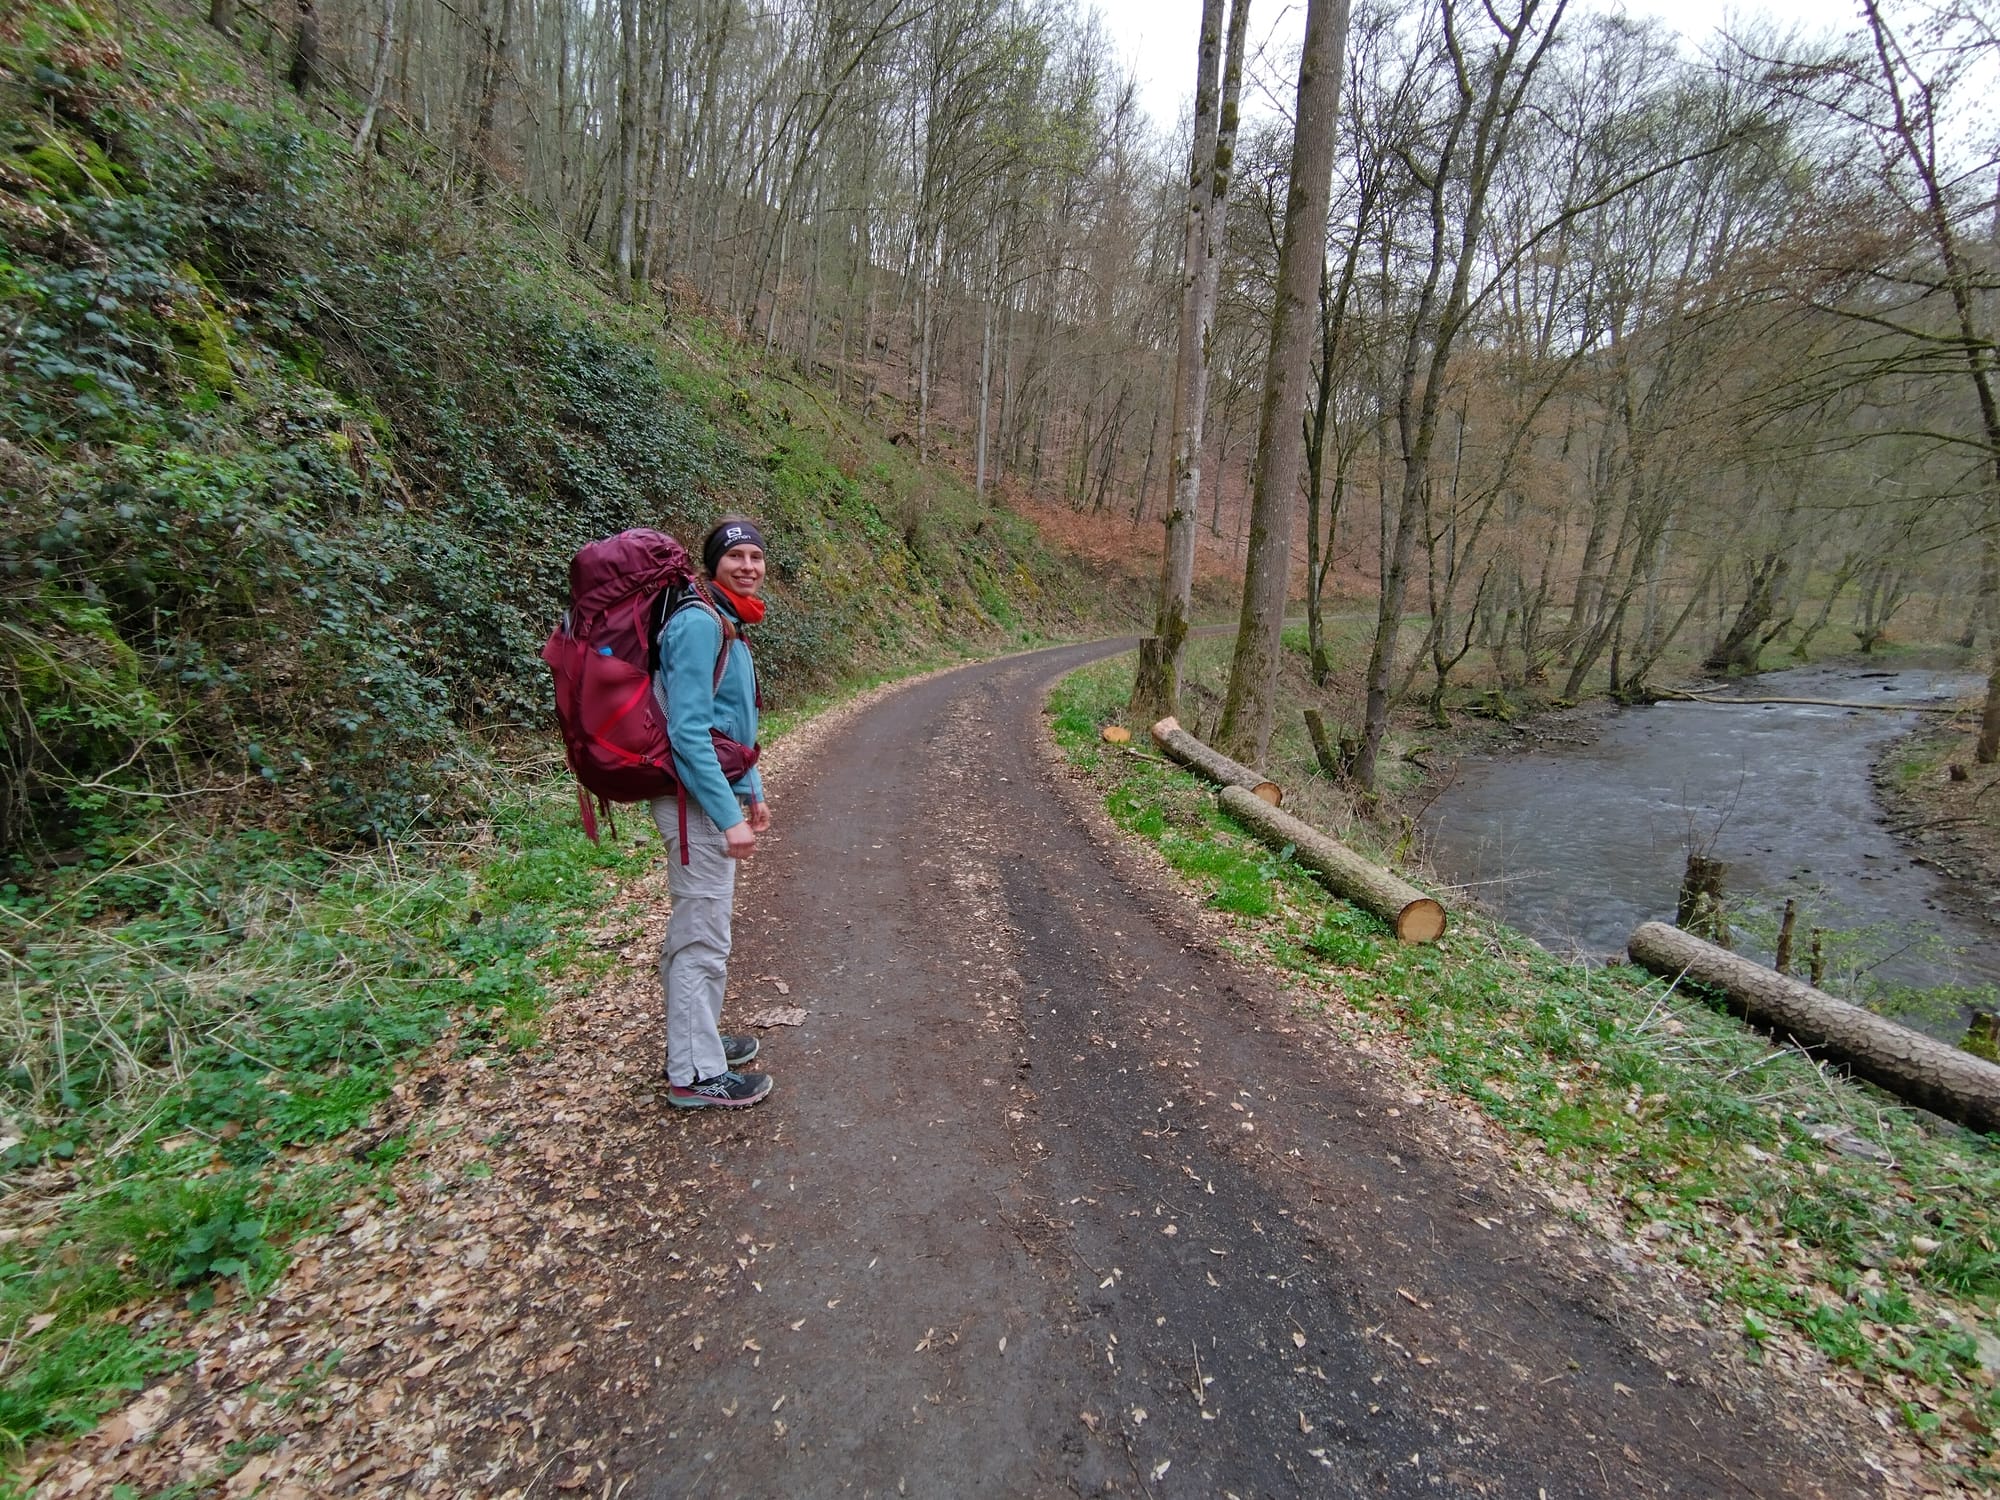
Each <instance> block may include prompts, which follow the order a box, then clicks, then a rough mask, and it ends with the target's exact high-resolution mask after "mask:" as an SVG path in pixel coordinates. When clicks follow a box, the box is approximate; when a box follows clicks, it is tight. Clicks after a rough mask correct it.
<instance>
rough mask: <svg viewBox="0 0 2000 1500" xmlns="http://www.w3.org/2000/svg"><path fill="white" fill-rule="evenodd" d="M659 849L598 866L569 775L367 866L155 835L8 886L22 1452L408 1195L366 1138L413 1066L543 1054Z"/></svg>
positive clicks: (10, 1294) (117, 842)
mask: <svg viewBox="0 0 2000 1500" xmlns="http://www.w3.org/2000/svg"><path fill="white" fill-rule="evenodd" d="M647 848H648V846H647V845H645V844H643V843H641V844H627V845H617V844H611V843H606V844H602V845H593V844H591V843H589V842H588V841H587V840H586V839H584V837H583V836H582V833H581V831H580V830H579V829H578V827H577V819H576V815H575V802H574V799H573V796H572V793H571V790H570V786H569V784H568V783H567V782H563V781H555V780H551V779H549V778H548V777H547V776H546V775H543V776H540V777H537V778H535V779H534V780H532V781H529V782H528V783H526V784H525V785H522V786H518V787H513V788H509V789H507V790H503V791H500V792H498V793H496V794H495V796H494V799H493V807H492V815H491V817H490V819H489V820H488V821H487V822H485V823H482V824H479V825H476V826H473V827H468V828H465V829H462V830H459V831H457V832H455V833H448V834H440V835H435V836H432V837H428V838H425V839H423V840H419V841H414V842H410V843H393V842H392V843H388V844H385V845H383V846H381V847H380V848H377V849H373V850H370V851H367V852H365V853H359V854H350V855H333V854H329V853H326V852H324V851H316V850H308V849H302V848H300V847H298V846H297V845H295V844H289V843H286V842H284V841H281V840H279V839H276V838H273V837H271V836H269V835H262V834H258V833H255V832H235V833H226V834H220V835H216V836H213V837H209V838H202V837H199V836H195V835H192V834H190V833H189V832H187V831H186V830H179V829H176V830H171V831H169V832H167V833H165V834H164V835H163V834H162V833H161V832H160V831H158V830H154V831H152V832H135V833H131V834H128V835H125V836H123V837H122V838H120V837H113V836H107V837H105V838H102V839H100V840H99V841H98V842H97V843H96V844H95V845H94V846H93V849H94V852H93V854H92V855H91V857H90V858H89V859H87V860H85V861H83V862H82V863H80V864H78V865H76V866H74V867H72V868H71V869H70V870H69V871H68V872H67V876H66V878H64V879H63V880H61V881H60V882H57V883H54V884H50V885H48V886H46V887H45V888H44V889H43V890H41V891H40V892H38V893H37V894H36V895H35V896H33V897H32V898H31V897H28V896H25V895H23V894H22V893H20V892H19V891H18V890H16V889H14V888H11V887H4V888H0V897H4V902H0V926H4V938H5V942H4V952H5V953H6V955H7V961H8V968H9V974H8V988H7V990H6V991H5V992H4V993H0V1031H4V1034H5V1037H6V1046H7V1057H6V1067H7V1069H8V1082H9V1084H10V1088H9V1090H8V1109H9V1111H10V1112H9V1114H8V1115H7V1116H6V1118H5V1121H4V1124H0V1146H4V1155H0V1163H4V1166H5V1168H6V1172H7V1177H6V1181H7V1184H8V1188H9V1192H8V1195H7V1197H6V1199H5V1200H4V1207H5V1214H4V1220H5V1224H6V1228H5V1229H4V1231H0V1235H4V1244H0V1339H4V1341H5V1342H4V1350H0V1441H4V1442H5V1443H6V1444H7V1445H8V1446H9V1447H12V1448H14V1449H16V1450H17V1451H18V1449H19V1447H20V1446H21V1445H22V1444H25V1443H27V1442H29V1441H32V1440H33V1439H35V1438H38V1437H42V1436H47V1435H57V1434H62V1433H73V1432H80V1431H86V1430H88V1429H89V1428H90V1427H91V1426H92V1425H93V1424H94V1423H95V1421H96V1420H97V1418H98V1417H99V1416H100V1415H101V1414H102V1413H103V1412H104V1411H106V1410H107V1409H109V1408H110V1407H111V1406H113V1405H115V1404H117V1403H118V1402H119V1401H120V1400H121V1394H120V1393H121V1392H125V1391H128V1390H131V1389H136V1388H137V1387H138V1386H139V1385H140V1384H142V1383H143V1382H144V1380H145V1379H146V1378H147V1377H148V1376H150V1375H153V1374H156V1373H158V1372H160V1371H161V1370H163V1369H165V1368H168V1367H169V1366H170V1365H171V1364H172V1362H173V1361H174V1359H175V1358H176V1356H174V1355H172V1354H170V1353H169V1352H168V1351H167V1347H166V1345H165V1343H164V1342H163V1340H162V1339H161V1337H160V1336H159V1335H158V1334H157V1333H156V1331H155V1328H154V1325H155V1323H156V1322H157V1321H158V1313H159V1311H160V1309H161V1308H163V1307H164V1306H166V1305H168V1303H169V1301H170V1299H176V1298H185V1299H186V1301H187V1302H188V1303H189V1304H190V1305H191V1306H192V1307H194V1308H196V1309H199V1308H201V1307H204V1306H207V1305H208V1304H210V1303H212V1302H213V1301H214V1300H215V1299H216V1298H217V1297H218V1296H224V1297H226V1296H232V1295H237V1294H241V1293H248V1294H253V1295H254V1294H255V1293H257V1292H258V1291H260V1290H262V1289H263V1288H264V1287H266V1286H268V1285H269V1284H270V1282H271V1281H272V1280H273V1279H274V1278H275V1277H276V1276H277V1274H278V1272H279V1271H280V1270H281V1269H282V1267H283V1265H284V1263H285V1251H284V1246H285V1244H286V1242H287V1241H288V1240H289V1239H291V1238H292V1237H293V1236H295V1235H298V1234H300V1233H302V1232H304V1231H306V1230H308V1229H310V1228H313V1227H315V1226H318V1225H322V1224H324V1223H326V1222H328V1219H329V1216H330V1215H331V1214H332V1213H333V1212H334V1211H336V1210H337V1209H338V1208H340V1207H341V1206H343V1205H344V1204H346V1203H348V1202H351V1201H353V1199H354V1198H355V1197H356V1196H358V1195H360V1194H363V1193H366V1192H369V1191H371V1190H376V1189H379V1188H381V1187H382V1186H383V1185H384V1184H385V1183H386V1181H387V1175H386V1174H387V1168H388V1167H389V1166H391V1165H393V1163H394V1162H395V1160H396V1158H397V1157H398V1155H399V1154H400V1153H401V1151H402V1149H403V1147H404V1138H403V1137H402V1136H401V1135H388V1136H375V1135H369V1134H367V1133H365V1132H364V1131H363V1127H364V1126H366V1125H367V1124H368V1122H369V1121H370V1119H371V1117H372V1116H373V1115H374V1113H375V1110H376V1106H377V1104H378V1103H379V1102H380V1101H381V1100H382V1099H383V1097H384V1096H385V1094H386V1093H387V1091H388V1089H389V1086H390V1084H391V1082H392V1081H393V1077H394V1074H395V1072H396V1069H397V1066H398V1064H399V1062H401V1061H402V1060H404V1059H406V1058H408V1057H410V1056H412V1055H413V1054H415V1053H417V1052H420V1051H421V1050H423V1049H424V1048H427V1047H430V1046H432V1045H448V1046H452V1047H456V1048H460V1049H478V1050H483V1051H486V1052H490V1053H491V1054H493V1056H494V1059H495V1063H496V1065H499V1064H503V1063H504V1060H505V1058H506V1057H507V1056H508V1055H509V1054H510V1053H511V1052H512V1051H514V1050H516V1049H518V1048H520V1047H523V1046H526V1045H529V1044H531V1043H532V1040H533V1037H534V1034H535V1019H536V1016H537V1014H538V1012H539V1011H540V1010H541V1008H542V1006H543V1005H544V1003H545V1002H546V1000H547V999H548V996H549V993H550V984H551V983H552V982H553V981H552V979H551V976H554V975H564V974H569V973H574V972H578V971H579V966H580V965H582V964H584V962H585V955H583V954H582V953H581V951H580V950H578V949H577V948H576V946H575V942H576V940H575V938H574V933H575V932H576V931H577V930H578V926H579V924H577V923H576V922H574V921H571V920H569V919H570V918H571V917H572V916H575V915H581V914H585V913H588V912H589V911H591V910H592V909H593V908H594V907H595V906H596V905H597V903H598V902H599V900H600V893H601V892H602V890H603V889H604V887H605V884H606V882H607V880H608V879H609V878H610V877H612V876H615V875H617V874H619V873H621V872H624V871H628V870H631V869H634V868H636V867H638V866H639V865H641V864H642V863H643V861H644V860H645V859H646V858H647V857H648V856H647V852H646V851H647Z"/></svg>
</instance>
